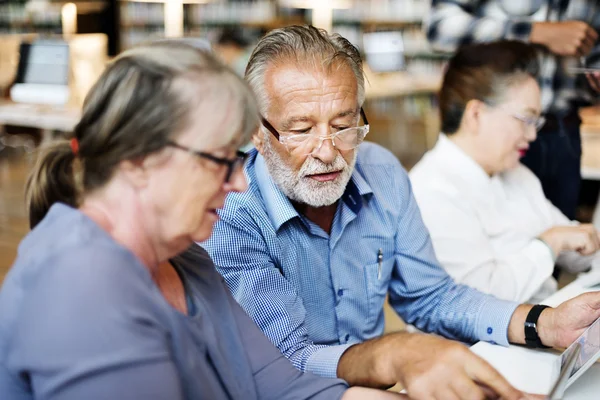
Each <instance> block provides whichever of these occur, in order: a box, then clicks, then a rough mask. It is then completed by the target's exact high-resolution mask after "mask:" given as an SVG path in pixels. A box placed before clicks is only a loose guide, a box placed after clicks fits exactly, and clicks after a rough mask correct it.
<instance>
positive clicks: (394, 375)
mask: <svg viewBox="0 0 600 400" xmlns="http://www.w3.org/2000/svg"><path fill="white" fill-rule="evenodd" d="M337 372H338V377H340V378H342V379H345V380H346V381H347V382H348V383H349V384H351V385H360V386H370V387H389V386H392V385H394V384H396V383H397V382H400V384H401V385H402V386H403V387H404V388H405V389H406V391H407V393H408V395H409V397H410V398H411V399H440V400H454V399H483V398H497V397H500V398H502V399H515V400H517V399H521V398H523V397H524V394H523V393H522V392H520V391H518V390H516V389H515V388H513V387H512V386H511V385H510V384H509V383H508V382H507V381H506V380H505V379H504V378H503V377H502V376H501V375H500V374H499V373H498V372H497V371H496V370H495V369H494V368H492V366H491V365H489V364H488V363H487V362H486V361H484V360H483V359H481V358H480V357H478V356H477V355H475V353H473V352H471V351H470V350H469V348H467V347H465V346H463V345H461V344H459V343H457V342H452V341H449V340H446V339H442V338H439V337H436V336H432V335H425V334H410V333H397V334H391V335H386V336H383V337H381V338H378V339H374V340H371V341H368V342H365V343H362V344H358V345H355V346H352V347H350V348H349V349H348V350H346V352H345V353H344V354H343V355H342V357H341V358H340V361H339V364H338V370H337Z"/></svg>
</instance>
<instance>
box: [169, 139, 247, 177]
mask: <svg viewBox="0 0 600 400" xmlns="http://www.w3.org/2000/svg"><path fill="white" fill-rule="evenodd" d="M167 146H170V147H174V148H176V149H179V150H183V151H186V152H188V153H190V154H192V155H194V156H196V157H200V158H204V159H205V160H209V161H212V162H214V163H215V164H219V165H225V166H226V167H227V174H226V175H225V183H228V182H229V180H230V179H231V177H232V176H233V174H234V173H235V172H236V171H238V170H239V169H241V168H242V167H243V166H244V163H245V162H246V159H247V158H248V154H246V153H244V152H243V151H239V150H238V151H237V153H236V156H235V158H234V159H229V158H222V157H217V156H213V155H212V154H209V153H205V152H203V151H197V150H194V149H191V148H189V147H186V146H183V145H181V144H179V143H175V142H173V141H169V142H167Z"/></svg>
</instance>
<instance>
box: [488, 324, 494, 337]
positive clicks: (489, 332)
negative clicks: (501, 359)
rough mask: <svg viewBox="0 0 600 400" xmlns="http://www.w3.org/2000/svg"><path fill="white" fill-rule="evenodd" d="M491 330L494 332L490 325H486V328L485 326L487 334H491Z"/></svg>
mask: <svg viewBox="0 0 600 400" xmlns="http://www.w3.org/2000/svg"><path fill="white" fill-rule="evenodd" d="M492 332H494V330H493V329H492V327H491V326H490V327H488V328H487V333H488V335H491V334H492Z"/></svg>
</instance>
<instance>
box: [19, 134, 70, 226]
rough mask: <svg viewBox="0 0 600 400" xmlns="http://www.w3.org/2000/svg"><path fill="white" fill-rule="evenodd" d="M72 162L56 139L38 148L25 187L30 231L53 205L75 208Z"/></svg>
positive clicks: (64, 145) (66, 145)
mask: <svg viewBox="0 0 600 400" xmlns="http://www.w3.org/2000/svg"><path fill="white" fill-rule="evenodd" d="M74 160H75V154H74V153H73V151H72V150H71V146H70V145H69V142H68V141H66V140H57V141H56V142H53V143H50V144H48V145H45V146H44V147H43V148H41V149H40V153H39V155H38V158H37V161H36V163H35V166H34V167H33V170H32V171H31V173H30V174H29V177H28V179H27V184H26V185H25V203H26V206H27V208H28V211H29V227H30V228H31V229H33V228H34V227H35V226H36V225H37V224H38V223H39V222H40V221H41V220H42V219H44V217H45V216H46V214H47V213H48V210H50V207H51V206H52V205H53V204H54V203H58V202H60V203H64V204H67V205H70V206H72V207H77V188H76V183H75V175H74V170H73V162H74Z"/></svg>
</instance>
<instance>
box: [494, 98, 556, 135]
mask: <svg viewBox="0 0 600 400" xmlns="http://www.w3.org/2000/svg"><path fill="white" fill-rule="evenodd" d="M489 105H490V106H491V107H494V105H491V104H489ZM496 108H498V109H499V110H502V111H504V112H505V113H507V114H508V115H510V116H511V117H513V118H514V119H516V120H519V121H521V122H523V123H524V124H525V125H527V126H532V127H534V128H535V130H536V132H539V130H540V129H542V127H543V126H544V124H545V123H546V118H544V117H543V116H541V115H540V116H539V117H534V116H526V115H523V114H519V113H514V112H512V111H510V110H507V109H505V108H504V107H501V106H496Z"/></svg>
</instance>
